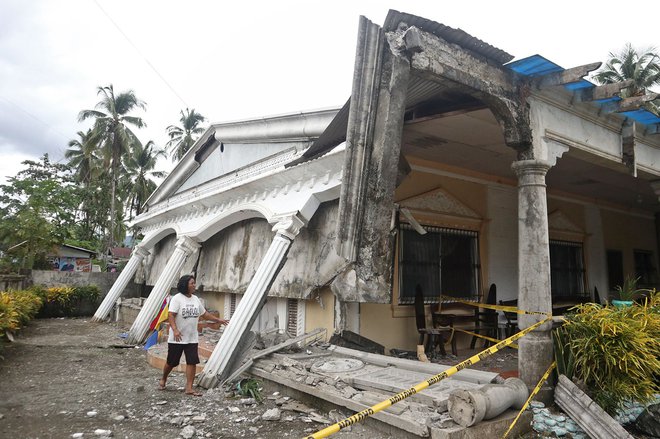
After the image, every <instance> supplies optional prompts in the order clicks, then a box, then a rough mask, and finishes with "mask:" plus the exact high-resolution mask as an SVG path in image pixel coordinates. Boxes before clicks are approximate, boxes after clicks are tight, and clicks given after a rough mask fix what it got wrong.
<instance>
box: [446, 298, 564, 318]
mask: <svg viewBox="0 0 660 439" xmlns="http://www.w3.org/2000/svg"><path fill="white" fill-rule="evenodd" d="M440 298H441V299H443V300H446V301H448V302H456V303H462V304H463V305H469V306H474V307H477V308H484V309H494V310H496V311H506V312H515V313H516V314H528V315H535V316H538V315H542V316H550V315H552V313H549V312H542V311H523V310H522V309H518V308H516V307H515V306H505V305H491V304H489V303H481V302H476V301H474V300H463V299H458V298H456V297H451V296H440Z"/></svg>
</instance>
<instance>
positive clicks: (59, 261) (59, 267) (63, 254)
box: [49, 244, 96, 271]
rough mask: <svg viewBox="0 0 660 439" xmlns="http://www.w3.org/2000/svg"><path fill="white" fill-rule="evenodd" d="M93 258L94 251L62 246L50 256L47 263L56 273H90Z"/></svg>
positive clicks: (66, 245) (94, 255)
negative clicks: (49, 263)
mask: <svg viewBox="0 0 660 439" xmlns="http://www.w3.org/2000/svg"><path fill="white" fill-rule="evenodd" d="M95 257H96V252H95V251H94V250H89V249H86V248H82V247H75V246H73V245H68V244H62V245H60V246H58V247H57V249H56V251H55V253H54V254H52V255H50V257H49V261H50V262H51V264H52V267H53V270H56V271H92V259H94V258H95Z"/></svg>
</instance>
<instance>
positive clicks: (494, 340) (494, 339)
mask: <svg viewBox="0 0 660 439" xmlns="http://www.w3.org/2000/svg"><path fill="white" fill-rule="evenodd" d="M454 331H458V332H462V333H463V334H468V335H472V336H473V337H479V338H483V339H484V340H488V341H492V342H493V343H499V342H500V340H499V339H497V338H493V337H488V336H487V335H481V334H477V333H476V332H471V331H466V330H465V329H461V328H453V331H452V333H451V335H452V337H453V336H454ZM449 340H450V341H451V337H450V338H449ZM509 347H510V348H514V349H518V345H517V344H515V343H511V345H510V346H509Z"/></svg>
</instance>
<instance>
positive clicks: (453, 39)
mask: <svg viewBox="0 0 660 439" xmlns="http://www.w3.org/2000/svg"><path fill="white" fill-rule="evenodd" d="M401 22H404V23H406V24H407V25H408V26H415V27H417V28H419V29H421V30H423V31H425V32H429V33H432V34H433V35H436V36H438V37H440V38H442V39H443V40H445V41H447V42H449V43H454V44H458V45H459V46H461V47H463V48H464V49H468V50H470V51H472V52H474V53H477V54H479V55H481V56H483V57H485V58H488V59H490V60H493V61H495V62H497V63H499V64H504V63H507V62H509V61H511V60H512V59H513V55H511V54H509V53H507V52H505V51H503V50H502V49H498V48H497V47H494V46H491V45H490V44H488V43H486V42H484V41H481V40H480V39H478V38H475V37H473V36H472V35H470V34H468V33H467V32H465V31H463V30H461V29H454V28H452V27H449V26H445V25H444V24H440V23H438V22H435V21H432V20H428V19H426V18H422V17H418V16H416V15H411V14H407V13H405V12H399V11H395V10H394V9H390V11H389V13H388V14H387V18H386V19H385V24H384V25H383V29H384V30H385V31H386V32H390V31H393V30H396V28H397V26H398V25H399V23H401Z"/></svg>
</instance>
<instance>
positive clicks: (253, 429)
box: [248, 427, 259, 434]
mask: <svg viewBox="0 0 660 439" xmlns="http://www.w3.org/2000/svg"><path fill="white" fill-rule="evenodd" d="M248 430H250V433H252V434H257V433H258V432H259V429H258V428H257V427H250V428H248Z"/></svg>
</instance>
